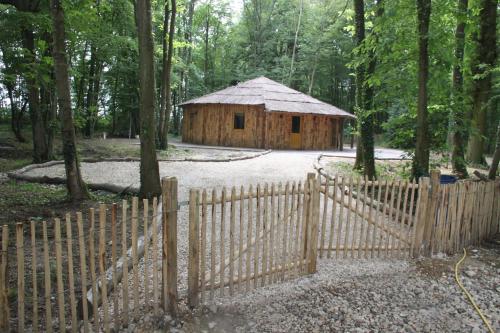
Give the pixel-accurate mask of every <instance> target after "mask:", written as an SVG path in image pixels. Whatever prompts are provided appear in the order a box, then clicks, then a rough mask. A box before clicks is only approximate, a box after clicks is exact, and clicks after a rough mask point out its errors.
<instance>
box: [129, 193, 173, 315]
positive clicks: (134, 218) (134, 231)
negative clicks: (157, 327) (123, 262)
mask: <svg viewBox="0 0 500 333" xmlns="http://www.w3.org/2000/svg"><path fill="white" fill-rule="evenodd" d="M164 209H165V208H164ZM138 210H139V199H138V198H137V197H133V198H132V277H133V281H134V288H133V291H132V292H133V297H134V310H133V312H132V313H133V316H134V318H135V319H137V318H138V317H139V267H138V266H139V263H138V258H137V237H138V235H137V214H138Z"/></svg>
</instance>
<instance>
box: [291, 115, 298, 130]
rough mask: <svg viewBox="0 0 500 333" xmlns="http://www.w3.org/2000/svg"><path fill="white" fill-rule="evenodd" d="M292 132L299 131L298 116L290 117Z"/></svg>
mask: <svg viewBox="0 0 500 333" xmlns="http://www.w3.org/2000/svg"><path fill="white" fill-rule="evenodd" d="M292 133H300V117H298V116H294V117H292Z"/></svg>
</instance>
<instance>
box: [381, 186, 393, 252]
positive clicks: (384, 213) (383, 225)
mask: <svg viewBox="0 0 500 333" xmlns="http://www.w3.org/2000/svg"><path fill="white" fill-rule="evenodd" d="M389 184H390V183H389V182H388V181H387V180H386V181H385V182H384V189H385V190H384V203H383V204H382V214H380V219H381V221H380V238H379V241H378V249H377V255H378V257H379V258H380V256H381V253H382V243H384V238H387V237H388V236H389V235H388V233H387V231H388V228H387V223H386V222H387V220H388V217H387V199H388V198H389V186H390V185H389ZM391 184H392V182H391Z"/></svg>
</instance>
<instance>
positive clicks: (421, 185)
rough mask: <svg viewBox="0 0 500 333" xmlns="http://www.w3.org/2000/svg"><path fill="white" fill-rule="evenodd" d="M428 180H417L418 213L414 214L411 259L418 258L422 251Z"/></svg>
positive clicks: (423, 178)
mask: <svg viewBox="0 0 500 333" xmlns="http://www.w3.org/2000/svg"><path fill="white" fill-rule="evenodd" d="M429 187H430V180H429V178H428V177H420V179H419V180H418V204H417V205H418V211H417V212H416V214H417V216H416V219H415V221H416V224H415V243H414V245H413V257H418V256H419V255H420V251H421V250H422V245H423V239H424V231H425V224H426V214H427V203H428V202H429Z"/></svg>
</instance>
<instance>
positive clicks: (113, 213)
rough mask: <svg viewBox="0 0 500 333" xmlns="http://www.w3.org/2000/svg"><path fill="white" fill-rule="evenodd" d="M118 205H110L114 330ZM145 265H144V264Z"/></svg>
mask: <svg viewBox="0 0 500 333" xmlns="http://www.w3.org/2000/svg"><path fill="white" fill-rule="evenodd" d="M117 209H118V206H117V205H116V203H113V205H112V206H111V266H112V272H111V274H112V277H111V278H112V281H113V290H114V291H115V295H114V297H113V313H114V315H113V318H114V326H115V330H118V329H119V328H120V317H119V316H118V314H119V313H120V311H119V310H118V294H117V293H116V289H117V288H118V279H117V276H116V274H117V266H116V260H117V258H116V212H117ZM145 266H146V265H145Z"/></svg>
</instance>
